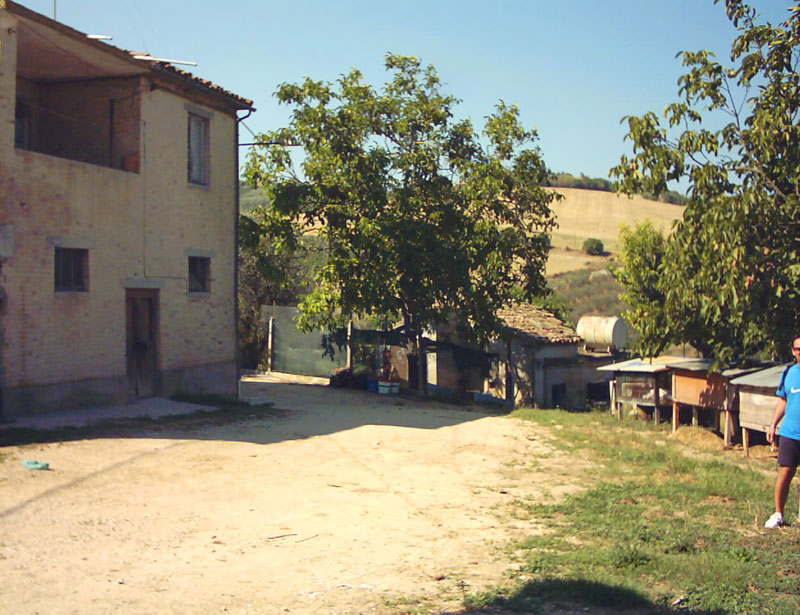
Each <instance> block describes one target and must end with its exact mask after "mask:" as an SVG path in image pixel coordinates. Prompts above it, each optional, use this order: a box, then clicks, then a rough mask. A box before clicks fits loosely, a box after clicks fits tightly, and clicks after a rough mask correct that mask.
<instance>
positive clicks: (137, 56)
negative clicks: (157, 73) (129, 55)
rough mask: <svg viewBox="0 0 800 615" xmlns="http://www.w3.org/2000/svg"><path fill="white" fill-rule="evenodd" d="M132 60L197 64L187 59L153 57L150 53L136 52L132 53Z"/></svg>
mask: <svg viewBox="0 0 800 615" xmlns="http://www.w3.org/2000/svg"><path fill="white" fill-rule="evenodd" d="M133 59H134V60H145V61H147V62H163V63H165V64H185V65H187V66H197V62H190V61H189V60H169V59H167V58H155V57H153V56H151V55H150V54H145V53H136V54H133Z"/></svg>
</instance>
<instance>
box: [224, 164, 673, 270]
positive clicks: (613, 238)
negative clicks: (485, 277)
mask: <svg viewBox="0 0 800 615" xmlns="http://www.w3.org/2000/svg"><path fill="white" fill-rule="evenodd" d="M597 181H599V180H597ZM552 189H553V190H554V191H556V192H558V193H560V194H562V195H563V196H564V199H562V200H561V201H557V202H555V203H553V205H552V208H553V211H554V213H555V215H556V220H557V222H558V228H556V229H555V230H554V231H553V234H552V245H553V248H552V250H551V251H550V258H549V260H548V264H547V275H548V276H553V275H555V274H558V273H563V272H565V271H577V270H580V269H587V268H588V269H601V268H604V267H606V266H607V264H608V261H609V258H610V257H611V256H613V254H615V253H616V252H617V251H618V250H619V227H620V224H623V223H624V224H627V225H628V226H635V225H636V224H638V223H641V222H644V221H645V220H650V222H652V223H653V225H654V226H655V227H656V228H660V229H662V230H664V231H665V232H668V231H669V230H670V228H671V226H672V223H673V221H675V220H677V219H679V218H680V217H681V216H682V215H683V206H681V205H673V204H670V203H665V202H661V201H653V200H651V199H647V198H644V197H641V196H636V197H633V198H628V197H626V196H617V195H616V193H614V192H608V191H606V190H590V189H582V188H569V187H553V188H552ZM240 198H241V203H240V207H241V211H242V213H247V212H248V211H250V210H252V209H253V208H254V207H256V206H257V205H259V204H263V203H264V202H265V197H264V196H263V194H262V193H261V192H260V191H256V190H253V189H252V188H250V187H249V186H247V185H246V184H244V183H242V184H241V185H240ZM590 238H594V239H599V240H601V241H602V242H603V246H604V248H605V250H606V252H607V253H608V255H606V256H589V255H588V254H586V253H584V252H583V249H582V246H583V242H584V241H585V240H586V239H590Z"/></svg>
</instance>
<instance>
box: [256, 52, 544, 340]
mask: <svg viewBox="0 0 800 615" xmlns="http://www.w3.org/2000/svg"><path fill="white" fill-rule="evenodd" d="M386 69H387V70H388V71H391V72H392V73H393V76H392V78H391V80H390V81H388V82H387V83H386V84H385V86H384V87H383V88H382V90H381V91H377V90H375V89H374V88H373V87H372V86H370V85H368V84H366V83H364V82H363V80H362V75H361V73H360V72H359V71H358V70H353V71H352V72H350V73H349V74H347V75H344V76H342V77H341V78H340V79H339V80H338V82H337V83H336V84H330V83H324V82H321V81H314V80H312V79H310V78H306V79H305V80H304V81H303V82H302V83H298V84H283V85H281V86H280V87H279V88H278V91H277V94H276V95H277V97H278V99H279V100H280V102H282V103H283V104H286V105H289V106H291V107H293V111H292V119H291V122H290V124H289V126H288V127H286V128H283V129H280V130H276V131H273V132H269V133H266V134H262V135H259V136H258V140H259V141H260V142H262V143H264V144H265V145H262V146H258V147H256V148H254V149H253V150H251V152H250V154H249V158H248V163H247V170H246V174H247V177H248V178H249V180H250V181H251V182H252V183H253V184H254V185H256V186H260V187H261V188H263V189H264V190H265V191H266V193H267V195H268V197H269V200H270V202H271V207H270V208H269V210H268V211H265V212H263V216H264V218H263V219H264V220H265V222H264V224H263V232H264V233H267V234H269V235H271V236H273V237H275V239H276V241H277V243H278V244H279V245H281V246H284V247H286V248H288V249H291V248H292V247H293V246H295V245H296V242H297V239H298V237H299V236H300V235H301V234H303V233H318V234H319V235H321V236H322V237H323V238H324V240H325V241H326V243H327V246H328V261H327V264H326V266H325V267H323V268H322V270H321V271H320V273H319V275H318V276H317V279H316V286H315V289H314V290H313V291H312V292H311V293H310V294H308V295H307V296H306V297H305V298H304V300H303V302H302V304H301V322H300V324H301V325H302V326H304V327H305V328H307V329H311V328H319V327H321V328H324V327H330V326H332V325H339V324H342V323H343V322H344V321H345V320H346V319H348V318H350V317H351V316H356V315H357V316H384V317H385V318H386V319H387V321H388V320H391V319H399V320H402V321H403V322H404V323H405V325H406V328H407V331H408V333H409V335H410V336H411V337H412V339H417V340H419V339H420V338H419V336H420V335H421V332H422V330H423V329H424V328H425V327H427V326H430V325H433V324H435V323H440V322H444V321H446V320H448V318H450V317H454V318H455V319H456V321H457V324H458V325H459V327H460V329H461V331H462V332H463V333H465V334H467V335H468V336H470V337H472V338H473V339H476V340H481V339H486V338H487V337H488V336H489V335H491V334H492V333H494V332H496V331H497V330H498V319H497V310H498V308H500V307H502V306H504V305H507V304H508V303H509V302H510V301H511V299H512V297H517V298H519V296H520V295H521V296H522V297H526V298H532V297H534V296H536V295H539V294H542V293H543V292H544V291H545V279H544V276H543V271H544V265H545V262H546V258H547V252H548V247H549V232H550V230H551V228H552V227H553V224H554V222H553V217H552V213H551V210H550V207H549V204H550V203H551V202H552V200H553V199H554V198H555V195H554V193H553V192H552V191H547V190H545V189H543V188H541V186H542V184H543V183H544V180H545V179H546V177H547V175H548V171H547V169H546V167H545V164H544V162H543V160H542V156H541V153H540V151H539V150H538V148H536V146H535V141H536V137H537V136H536V133H535V132H532V131H527V130H525V129H524V128H523V126H522V125H521V123H520V121H519V117H518V111H517V108H516V107H515V106H507V105H505V104H503V103H500V104H499V105H498V106H497V108H496V109H495V112H494V113H493V114H492V115H490V116H488V117H487V118H486V125H485V128H484V130H483V139H481V138H480V137H479V135H477V134H476V133H475V130H474V128H473V126H472V123H471V122H470V121H468V120H461V121H456V120H454V119H453V107H454V106H455V105H456V103H457V101H456V99H455V98H454V97H452V96H449V95H446V94H444V93H442V89H441V83H440V80H439V76H438V74H437V72H436V70H435V69H434V68H433V67H431V66H428V67H422V66H421V64H420V62H419V61H418V60H417V59H416V58H414V57H407V56H398V55H392V54H389V55H387V57H386ZM291 146H300V147H302V149H303V156H302V159H303V160H302V164H301V167H300V168H299V169H297V168H295V165H294V164H293V156H292V155H291V153H290V149H289V147H291ZM296 158H300V156H296Z"/></svg>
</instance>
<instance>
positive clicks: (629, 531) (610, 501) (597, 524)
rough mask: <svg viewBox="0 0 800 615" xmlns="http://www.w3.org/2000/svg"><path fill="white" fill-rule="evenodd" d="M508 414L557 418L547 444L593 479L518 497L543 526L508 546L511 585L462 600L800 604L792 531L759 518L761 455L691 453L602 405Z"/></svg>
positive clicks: (763, 498)
mask: <svg viewBox="0 0 800 615" xmlns="http://www.w3.org/2000/svg"><path fill="white" fill-rule="evenodd" d="M515 416H518V417H521V418H523V419H525V420H531V421H535V422H538V423H542V424H545V425H550V426H554V425H559V426H560V428H559V429H555V430H553V433H554V434H555V435H556V437H557V440H558V441H557V446H559V447H562V448H566V449H569V450H571V451H572V452H573V454H574V455H575V457H576V458H580V459H587V458H588V459H591V460H593V463H594V471H593V472H592V474H594V478H595V480H596V481H597V482H596V484H593V485H591V486H590V487H589V488H588V489H586V490H585V491H583V492H581V493H578V494H576V495H572V496H569V497H567V498H566V499H565V500H564V501H563V502H561V503H559V504H555V505H553V504H550V505H543V504H540V503H537V502H534V501H528V502H526V501H518V502H517V505H518V507H519V508H520V510H521V512H522V513H523V514H524V515H526V516H527V517H529V518H531V519H537V520H538V521H541V520H545V521H546V523H547V524H548V525H549V527H550V531H549V532H547V533H546V534H545V535H542V536H531V537H530V538H528V539H527V540H525V541H523V542H521V543H519V544H515V545H513V546H512V547H511V548H510V550H511V552H512V554H513V557H514V558H515V559H516V560H517V563H518V565H517V567H515V569H514V570H513V572H512V576H513V577H514V578H515V580H516V582H515V583H513V584H512V585H511V586H510V587H505V588H501V589H496V590H493V591H490V592H486V593H483V594H479V595H473V596H470V597H469V598H468V601H467V604H466V606H468V607H469V608H478V607H481V608H483V607H502V608H506V609H511V610H523V611H531V612H536V609H537V608H538V607H539V606H540V605H541V604H543V603H544V602H551V603H552V602H555V603H558V602H571V603H574V602H578V603H581V604H583V605H586V606H588V607H604V608H607V609H612V610H614V609H631V608H635V609H639V610H640V611H644V612H654V613H655V612H657V613H673V612H674V613H692V614H698V615H699V614H701V613H702V614H707V615H736V614H743V615H744V614H748V615H749V614H756V613H758V614H762V613H764V614H772V615H788V614H790V613H791V614H793V615H796V614H797V613H798V612H800V600H799V599H798V596H799V595H800V549H798V544H797V543H798V539H799V538H800V533H799V532H798V529H797V528H794V527H792V528H785V529H783V530H779V531H773V532H767V531H765V530H763V528H762V527H761V524H763V521H764V519H766V517H767V516H768V515H769V513H771V511H772V476H771V473H770V474H767V473H766V472H765V471H766V470H767V469H768V468H771V467H772V466H771V464H768V465H763V466H761V467H759V466H758V463H759V462H750V463H752V464H753V465H754V467H749V466H748V462H746V461H744V460H743V458H741V457H739V456H737V455H735V454H734V453H731V452H727V453H722V452H719V453H716V454H711V453H709V452H703V453H702V454H700V455H698V454H697V452H691V451H687V449H686V448H685V447H684V446H683V445H681V444H680V443H678V442H675V441H673V440H670V439H668V438H667V437H666V436H667V431H666V430H665V429H664V428H658V427H654V426H651V425H650V424H645V423H643V422H629V423H628V422H626V423H619V422H618V421H617V420H616V419H613V418H611V417H609V416H608V415H601V414H597V413H589V414H569V413H566V412H562V411H555V410H548V411H541V410H528V409H526V410H522V411H518V412H516V413H515ZM581 471H582V472H585V470H581ZM791 504H792V506H796V500H794V501H792V502H791ZM793 513H794V511H793V510H792V514H793Z"/></svg>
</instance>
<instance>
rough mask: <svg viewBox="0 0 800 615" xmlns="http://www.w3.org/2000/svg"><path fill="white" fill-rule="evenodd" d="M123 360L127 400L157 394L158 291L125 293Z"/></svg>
mask: <svg viewBox="0 0 800 615" xmlns="http://www.w3.org/2000/svg"><path fill="white" fill-rule="evenodd" d="M125 325H126V334H125V358H126V364H127V374H128V398H129V399H140V398H142V397H153V396H154V395H156V394H157V393H158V375H159V372H158V291H157V290H144V289H127V290H126V291H125Z"/></svg>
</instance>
